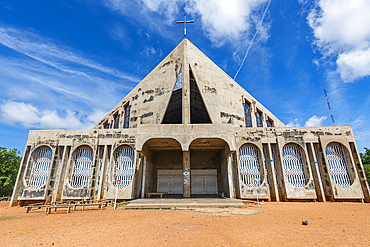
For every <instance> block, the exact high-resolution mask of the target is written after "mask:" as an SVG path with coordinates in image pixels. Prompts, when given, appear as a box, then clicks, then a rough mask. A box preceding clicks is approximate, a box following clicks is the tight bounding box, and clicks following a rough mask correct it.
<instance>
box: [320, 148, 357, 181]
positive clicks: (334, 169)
mask: <svg viewBox="0 0 370 247" xmlns="http://www.w3.org/2000/svg"><path fill="white" fill-rule="evenodd" d="M325 151H326V158H327V159H328V163H329V169H330V174H331V177H332V179H333V180H334V182H335V183H337V184H339V185H340V186H342V187H349V186H351V185H352V180H351V176H350V174H349V170H348V164H347V161H346V156H345V154H344V150H343V147H342V145H341V144H339V143H330V144H328V146H326V149H325Z"/></svg>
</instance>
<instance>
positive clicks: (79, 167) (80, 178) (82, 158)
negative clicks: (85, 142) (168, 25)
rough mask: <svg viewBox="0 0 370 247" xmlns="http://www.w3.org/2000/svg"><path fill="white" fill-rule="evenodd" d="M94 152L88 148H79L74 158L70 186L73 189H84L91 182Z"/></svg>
mask: <svg viewBox="0 0 370 247" xmlns="http://www.w3.org/2000/svg"><path fill="white" fill-rule="evenodd" d="M93 158H94V152H93V150H92V149H91V148H90V147H88V146H83V147H79V148H77V150H76V152H75V157H74V163H73V170H72V176H71V181H70V183H69V184H70V185H71V186H72V187H73V188H76V189H78V188H82V187H84V186H85V185H86V184H87V183H88V182H89V180H90V177H91V170H92V167H93Z"/></svg>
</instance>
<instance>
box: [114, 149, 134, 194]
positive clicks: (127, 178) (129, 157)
mask: <svg viewBox="0 0 370 247" xmlns="http://www.w3.org/2000/svg"><path fill="white" fill-rule="evenodd" d="M134 158H135V153H134V150H133V149H132V148H131V147H129V146H121V147H119V148H118V149H117V151H116V152H115V156H114V167H113V180H112V183H113V185H114V186H118V188H124V187H126V186H127V185H129V184H130V183H131V181H132V178H133V176H134Z"/></svg>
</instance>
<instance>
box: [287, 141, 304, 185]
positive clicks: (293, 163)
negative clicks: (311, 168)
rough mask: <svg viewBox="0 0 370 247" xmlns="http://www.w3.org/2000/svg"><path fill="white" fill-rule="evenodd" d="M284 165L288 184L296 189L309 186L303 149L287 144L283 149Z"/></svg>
mask: <svg viewBox="0 0 370 247" xmlns="http://www.w3.org/2000/svg"><path fill="white" fill-rule="evenodd" d="M282 155H283V164H284V170H285V176H286V178H287V179H288V182H289V183H291V184H292V185H294V186H295V187H303V186H305V185H306V184H307V178H306V173H305V169H304V163H303V159H302V153H301V148H300V147H299V146H298V145H297V144H286V145H285V146H284V147H283V151H282Z"/></svg>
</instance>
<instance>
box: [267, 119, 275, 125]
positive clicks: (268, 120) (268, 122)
mask: <svg viewBox="0 0 370 247" xmlns="http://www.w3.org/2000/svg"><path fill="white" fill-rule="evenodd" d="M266 126H267V127H274V121H272V120H271V119H270V118H267V120H266Z"/></svg>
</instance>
